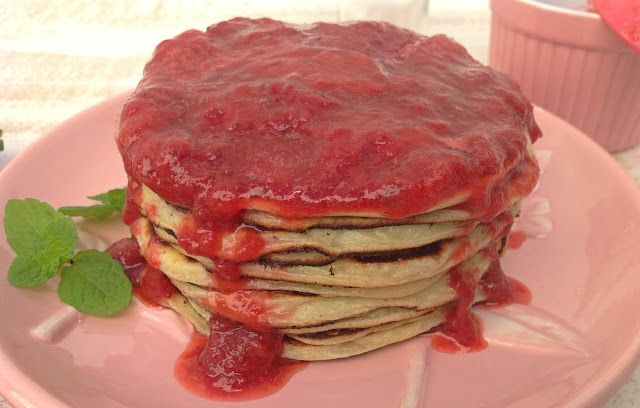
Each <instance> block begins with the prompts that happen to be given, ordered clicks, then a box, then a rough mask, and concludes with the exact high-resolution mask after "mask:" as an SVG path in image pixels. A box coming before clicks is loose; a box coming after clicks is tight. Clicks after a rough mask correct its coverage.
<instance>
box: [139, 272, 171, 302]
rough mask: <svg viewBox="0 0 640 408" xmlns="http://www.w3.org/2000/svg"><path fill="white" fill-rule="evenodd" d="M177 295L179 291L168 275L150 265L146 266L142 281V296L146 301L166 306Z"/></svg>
mask: <svg viewBox="0 0 640 408" xmlns="http://www.w3.org/2000/svg"><path fill="white" fill-rule="evenodd" d="M177 293H178V289H176V287H175V286H173V283H171V281H170V280H169V278H168V277H167V275H165V274H164V273H163V272H162V271H161V270H159V269H156V268H154V267H153V266H151V265H149V264H145V265H144V272H143V273H142V278H141V279H140V294H141V295H142V297H143V298H144V299H145V300H146V301H148V302H150V303H153V304H156V305H161V306H166V305H167V300H169V298H171V297H172V296H173V295H175V294H177Z"/></svg>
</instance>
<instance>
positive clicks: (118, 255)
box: [105, 237, 144, 269]
mask: <svg viewBox="0 0 640 408" xmlns="http://www.w3.org/2000/svg"><path fill="white" fill-rule="evenodd" d="M105 252H108V253H109V254H111V256H112V257H113V259H115V260H116V261H118V262H119V263H120V265H122V266H123V267H124V268H125V269H126V268H131V267H134V266H136V265H140V264H141V263H143V262H144V258H143V256H142V254H141V252H140V247H139V246H138V241H136V239H135V238H133V237H131V238H123V239H121V240H119V241H116V242H114V243H113V244H111V245H110V246H109V248H107V249H105Z"/></svg>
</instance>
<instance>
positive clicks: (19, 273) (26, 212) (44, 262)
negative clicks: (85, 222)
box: [4, 198, 78, 287]
mask: <svg viewBox="0 0 640 408" xmlns="http://www.w3.org/2000/svg"><path fill="white" fill-rule="evenodd" d="M4 230H5V232H6V234H7V241H8V242H9V245H10V246H11V248H12V249H13V250H14V251H15V253H16V254H17V255H18V257H17V258H16V259H15V260H14V261H13V263H12V264H11V266H10V267H9V283H10V284H12V285H14V286H29V287H31V286H37V285H39V284H41V283H44V282H46V281H47V280H48V279H49V278H51V277H53V276H54V275H55V274H56V272H57V271H58V269H60V267H61V266H62V265H64V264H65V263H66V262H68V261H69V259H71V256H72V255H73V251H74V250H75V248H76V245H77V244H78V238H77V236H76V225H75V224H74V223H73V220H71V219H70V218H67V217H65V216H63V215H62V214H59V213H58V212H57V211H56V210H54V209H53V207H51V206H50V205H49V204H47V203H43V202H41V201H38V200H35V199H33V198H26V199H24V200H9V201H8V202H7V206H6V207H5V213H4Z"/></svg>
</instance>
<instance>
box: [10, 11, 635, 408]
mask: <svg viewBox="0 0 640 408" xmlns="http://www.w3.org/2000/svg"><path fill="white" fill-rule="evenodd" d="M425 3H426V1H424V0H422V1H418V0H351V1H339V0H333V1H331V0H305V1H299V0H295V1H294V0H278V1H275V0H274V1H260V0H243V1H228V0H190V1H181V0H147V1H130V0H127V1H125V0H113V1H109V2H107V1H104V2H100V1H96V2H86V1H80V0H68V1H64V0H50V1H46V0H42V1H38V0H23V1H20V2H18V1H11V0H0V21H1V22H2V23H0V57H1V58H0V60H1V61H2V63H1V64H0V84H2V90H0V129H3V131H4V137H3V139H4V144H5V151H4V152H1V153H0V169H2V168H3V167H4V166H6V164H7V163H8V162H9V161H10V160H11V159H12V158H13V157H15V155H16V154H17V153H18V152H19V151H20V150H22V149H23V148H24V147H25V146H27V145H28V144H29V143H31V142H32V141H34V140H35V139H37V138H38V137H39V136H41V135H42V134H44V133H46V132H47V131H48V130H50V129H51V128H52V127H54V126H55V125H56V124H58V123H60V122H61V121H62V120H64V119H65V118H68V117H69V116H72V115H73V114H74V113H77V112H79V111H81V110H83V109H85V108H87V107H89V106H91V105H92V104H94V103H97V102H99V101H101V100H103V99H105V98H108V97H111V96H114V95H117V94H118V93H120V92H122V91H125V90H127V89H131V88H133V87H134V86H135V85H136V83H137V82H138V80H139V78H140V76H141V73H142V68H143V66H144V63H145V62H146V61H147V59H148V58H149V56H150V54H151V51H152V50H153V48H154V46H155V45H156V44H157V43H158V42H160V41H161V40H163V39H165V38H168V37H172V36H174V35H176V34H178V33H180V32H182V31H184V30H185V29H188V28H201V29H204V28H205V27H206V26H207V25H209V24H211V23H212V22H215V21H219V20H223V19H226V18H230V17H233V16H236V15H245V16H254V17H255V16H271V17H275V18H281V19H289V20H291V21H294V22H308V21H313V20H315V19H323V20H326V21H336V20H351V19H387V20H391V21H392V22H395V23H397V24H402V25H405V26H407V27H413V28H416V29H418V30H419V31H422V32H424V33H426V34H433V33H441V32H442V33H446V34H448V35H449V36H451V37H454V38H456V39H457V40H458V41H459V42H461V43H462V44H463V45H465V46H466V47H467V49H468V50H469V52H470V53H471V54H472V55H473V56H474V57H476V59H478V60H479V61H481V62H483V63H486V62H487V59H488V58H487V56H488V41H489V24H490V13H489V8H488V4H487V2H486V1H484V0H432V2H431V4H430V5H429V7H430V9H429V15H428V17H427V18H426V19H425V18H423V17H424V16H425V14H424V13H422V9H424V4H425ZM615 157H616V159H618V160H619V161H620V163H622V165H623V166H624V167H625V168H626V169H627V170H628V171H629V172H630V173H631V174H632V175H633V177H634V178H635V180H636V181H638V182H639V183H640V147H636V148H633V149H629V150H627V151H625V152H622V153H618V154H616V155H615ZM0 369H1V368H0ZM0 375H1V373H0ZM639 383H640V370H637V371H636V372H635V373H634V374H633V376H632V378H631V379H630V380H629V381H628V382H627V383H626V384H625V385H624V386H623V387H622V388H621V389H620V390H619V391H618V392H617V393H616V395H615V396H614V397H613V398H612V399H611V400H610V401H609V403H608V404H607V405H606V407H607V408H614V407H615V408H631V407H636V406H640V384H639ZM0 407H2V408H7V407H9V405H8V404H7V403H6V402H5V401H4V400H2V398H1V397H0Z"/></svg>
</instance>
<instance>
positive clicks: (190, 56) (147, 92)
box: [116, 18, 540, 261]
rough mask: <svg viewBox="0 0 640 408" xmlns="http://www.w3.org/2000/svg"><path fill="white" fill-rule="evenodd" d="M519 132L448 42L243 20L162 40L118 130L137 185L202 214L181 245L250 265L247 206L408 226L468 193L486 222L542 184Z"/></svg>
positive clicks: (513, 101) (376, 26)
mask: <svg viewBox="0 0 640 408" xmlns="http://www.w3.org/2000/svg"><path fill="white" fill-rule="evenodd" d="M523 131H527V132H528V133H529V135H530V137H531V139H532V141H535V140H536V139H537V138H538V137H539V136H540V129H539V128H538V127H537V126H536V124H535V122H534V120H533V114H532V106H531V104H530V103H529V102H528V101H527V100H526V99H525V98H524V97H523V96H522V94H521V93H520V90H519V87H518V86H517V85H516V84H515V83H514V81H513V80H512V79H511V78H509V77H508V76H506V75H503V74H501V73H498V72H496V71H494V70H493V69H491V68H489V67H485V66H483V65H481V64H480V63H478V62H477V61H475V60H473V59H472V58H471V57H470V56H469V54H468V53H467V52H466V51H465V50H464V48H463V47H462V46H460V45H459V44H457V43H455V42H453V41H452V40H451V39H449V38H448V37H446V36H443V35H436V36H433V37H424V36H421V35H418V34H415V33H412V32H410V31H407V30H402V29H399V28H397V27H394V26H391V25H389V24H385V23H373V22H360V23H354V24H349V25H333V24H323V23H319V24H315V25H311V26H301V27H295V26H291V25H287V24H285V23H281V22H277V21H273V20H269V19H260V20H249V19H243V18H237V19H233V20H230V21H226V22H221V23H219V24H215V25H212V26H211V27H209V28H208V29H207V30H206V31H205V32H201V31H197V30H190V31H187V32H185V33H183V34H180V35H179V36H177V37H176V38H174V39H171V40H167V41H164V42H162V43H161V44H160V45H158V47H157V48H156V50H155V53H154V56H153V58H152V59H151V61H150V62H149V63H148V64H147V65H146V67H145V75H144V77H143V79H142V81H141V82H140V84H139V85H138V87H137V89H136V90H135V92H134V93H133V94H132V95H131V97H130V98H129V99H128V100H127V102H126V103H125V105H124V106H123V108H122V112H121V116H120V120H119V123H118V129H117V135H116V136H117V143H118V148H119V150H120V153H121V154H122V157H123V162H124V165H125V169H126V171H127V174H128V175H129V176H130V178H131V179H132V180H133V181H134V182H135V183H137V184H145V185H147V186H149V187H150V188H151V189H152V190H153V191H155V192H156V193H157V194H158V195H159V196H160V197H162V198H163V199H165V200H167V201H169V202H171V203H173V204H176V205H182V206H187V207H189V208H191V209H192V216H193V220H191V221H189V222H187V223H186V224H185V225H183V226H182V227H181V228H180V230H179V231H176V233H177V236H178V239H179V241H180V243H181V245H184V248H185V249H187V251H188V252H190V253H192V254H196V255H205V256H208V257H211V258H218V259H228V260H233V259H235V260H237V261H240V260H250V259H255V256H256V254H258V253H259V250H260V247H261V245H263V243H262V242H261V241H260V240H259V239H258V238H257V237H256V236H255V234H254V233H252V232H251V231H246V233H245V234H244V235H243V234H236V230H237V229H238V228H239V227H241V219H242V211H244V210H246V209H250V208H261V209H265V210H267V211H269V212H272V213H275V214H278V215H283V216H286V217H308V216H318V215H323V214H329V213H336V212H344V213H373V214H381V215H384V216H387V217H391V218H402V217H406V216H409V215H414V214H418V213H422V212H425V211H427V210H429V209H430V208H432V207H433V206H434V205H437V204H440V203H442V202H444V201H447V200H450V199H453V198H455V197H458V196H460V195H462V196H465V197H472V199H469V200H465V201H464V202H463V203H461V204H459V205H458V208H460V209H464V210H467V211H470V212H471V213H472V214H473V217H474V218H478V219H483V220H489V219H491V218H493V217H494V216H496V215H497V214H498V213H499V212H501V211H503V210H504V209H505V208H506V206H507V205H508V203H510V202H511V201H512V200H513V197H514V196H518V197H521V196H523V195H526V194H527V193H529V192H530V191H531V190H532V189H533V187H534V185H535V183H536V181H537V178H538V166H537V163H536V162H535V159H534V158H532V157H531V155H530V154H529V153H528V150H527V148H526V146H527V144H528V141H527V138H526V136H525V133H524V132H523ZM133 187H134V186H133V185H132V184H130V189H132V188H133ZM226 235H233V236H234V237H235V242H233V243H228V242H227V243H225V242H224V240H223V239H222V238H223V237H225V236H226ZM234 257H235V258H234Z"/></svg>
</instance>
